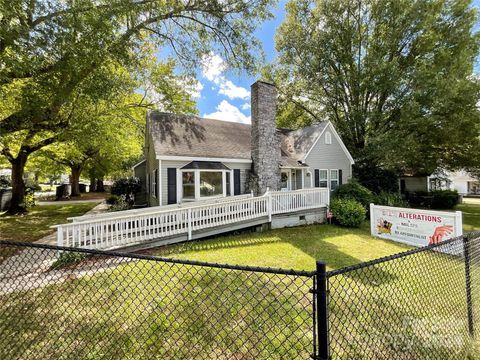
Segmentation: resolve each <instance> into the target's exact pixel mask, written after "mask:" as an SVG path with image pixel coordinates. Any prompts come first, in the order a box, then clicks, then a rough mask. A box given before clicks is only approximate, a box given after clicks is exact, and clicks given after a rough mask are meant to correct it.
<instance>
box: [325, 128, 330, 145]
mask: <svg viewBox="0 0 480 360" xmlns="http://www.w3.org/2000/svg"><path fill="white" fill-rule="evenodd" d="M331 143H332V134H331V133H330V131H327V132H326V133H325V144H327V145H330V144H331Z"/></svg>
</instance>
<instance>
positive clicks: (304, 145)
mask: <svg viewBox="0 0 480 360" xmlns="http://www.w3.org/2000/svg"><path fill="white" fill-rule="evenodd" d="M328 123H329V122H328V121H322V122H321V123H316V124H313V125H311V126H307V127H305V128H301V129H298V130H281V132H282V136H281V138H280V148H281V151H282V155H283V156H288V157H291V158H293V159H295V160H298V161H303V160H304V159H305V157H306V156H307V154H308V152H309V151H310V149H311V148H312V147H313V146H314V145H315V143H316V142H317V140H318V138H319V137H320V136H321V135H322V133H323V131H324V130H325V128H326V127H327V125H328Z"/></svg>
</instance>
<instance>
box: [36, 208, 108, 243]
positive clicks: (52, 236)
mask: <svg viewBox="0 0 480 360" xmlns="http://www.w3.org/2000/svg"><path fill="white" fill-rule="evenodd" d="M75 202H76V201H52V203H54V204H71V203H75ZM78 202H98V200H84V201H78ZM47 203H48V204H49V203H50V202H48V201H45V202H42V203H41V204H40V205H48V204H47ZM107 210H108V204H107V203H106V202H104V201H102V202H101V203H100V204H98V205H97V206H95V207H94V208H93V209H92V210H90V211H88V212H86V213H85V214H84V215H95V214H101V213H104V212H107ZM35 243H37V244H47V245H57V233H53V234H50V235H47V236H45V237H44V238H41V239H40V240H37V241H35Z"/></svg>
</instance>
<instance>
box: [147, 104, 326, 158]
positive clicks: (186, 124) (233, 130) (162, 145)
mask: <svg viewBox="0 0 480 360" xmlns="http://www.w3.org/2000/svg"><path fill="white" fill-rule="evenodd" d="M327 124H328V122H327V121H324V122H322V123H318V124H314V125H312V126H309V127H306V128H303V129H298V130H287V129H279V130H278V133H279V136H280V150H281V155H282V158H283V161H284V162H286V158H291V159H292V160H294V161H293V162H294V163H295V164H298V163H297V162H298V161H299V160H302V159H303V158H304V157H305V155H306V154H307V153H308V151H309V150H310V148H311V147H312V146H313V144H314V143H315V140H316V139H317V137H318V136H320V134H321V133H322V131H323V130H324V129H325V127H326V126H327ZM250 130H251V126H250V124H241V123H236V122H228V121H221V120H213V119H204V118H200V117H198V116H192V115H176V114H170V113H164V112H153V111H152V112H150V113H149V116H148V133H149V134H150V135H151V136H152V140H153V144H154V147H155V153H156V154H157V155H160V156H162V155H163V156H189V157H205V158H225V159H248V160H250V159H251V152H250V151H251V146H250V141H251V133H250ZM297 166H298V165H297Z"/></svg>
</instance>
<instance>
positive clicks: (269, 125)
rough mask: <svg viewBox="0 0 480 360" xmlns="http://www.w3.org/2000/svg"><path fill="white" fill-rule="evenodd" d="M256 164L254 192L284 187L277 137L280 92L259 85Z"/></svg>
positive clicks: (255, 95) (255, 116)
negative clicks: (278, 93) (282, 184)
mask: <svg viewBox="0 0 480 360" xmlns="http://www.w3.org/2000/svg"><path fill="white" fill-rule="evenodd" d="M251 94H252V95H251V97H252V100H251V102H252V104H251V105H252V143H251V149H252V161H253V169H252V170H253V177H252V180H253V182H254V184H253V185H254V189H255V192H256V193H257V194H258V195H262V194H264V193H265V192H266V191H267V188H270V190H278V189H279V187H280V168H279V163H280V143H279V138H278V136H277V125H276V114H277V89H276V88H275V85H273V84H268V83H265V82H262V81H257V82H255V83H254V84H253V85H252V86H251Z"/></svg>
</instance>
